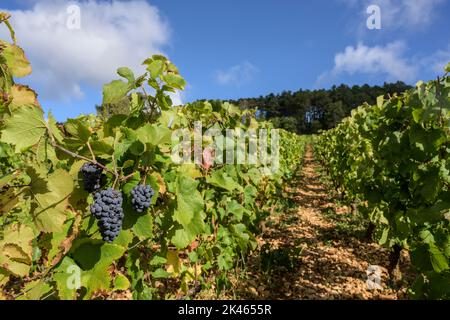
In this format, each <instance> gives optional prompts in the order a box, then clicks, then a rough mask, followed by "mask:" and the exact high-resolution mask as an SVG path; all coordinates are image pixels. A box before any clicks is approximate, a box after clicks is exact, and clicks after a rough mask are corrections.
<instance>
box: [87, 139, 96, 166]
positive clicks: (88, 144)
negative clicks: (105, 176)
mask: <svg viewBox="0 0 450 320" xmlns="http://www.w3.org/2000/svg"><path fill="white" fill-rule="evenodd" d="M86 145H87V147H88V149H89V152H90V153H91V156H92V160H94V161H95V162H97V159H95V154H94V151H92V147H91V144H90V143H89V141H88V142H86Z"/></svg>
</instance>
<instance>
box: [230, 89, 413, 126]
mask: <svg viewBox="0 0 450 320" xmlns="http://www.w3.org/2000/svg"><path fill="white" fill-rule="evenodd" d="M411 88H412V87H411V86H409V85H407V84H405V83H403V82H401V81H398V82H396V83H384V84H383V86H369V85H367V84H364V85H362V86H352V87H350V86H347V85H345V84H341V85H339V86H333V87H331V88H330V89H329V90H325V89H320V90H301V89H300V90H299V91H295V92H291V91H283V92H282V93H280V94H274V93H271V94H268V95H267V96H260V97H258V98H244V99H239V100H235V101H231V102H232V103H235V104H237V105H239V106H240V107H241V108H244V109H247V108H256V107H258V109H259V110H260V112H259V113H258V114H259V115H261V117H263V118H265V119H270V120H272V122H273V123H274V125H275V126H276V127H279V128H283V129H286V130H289V131H293V132H297V133H314V132H317V131H318V130H320V129H331V128H333V127H335V126H336V124H338V123H339V122H340V121H341V119H342V118H344V117H346V116H349V115H350V112H351V110H352V109H354V108H356V107H357V106H359V105H361V104H363V103H364V102H368V103H370V104H374V103H375V102H376V98H377V97H378V96H381V95H388V94H390V95H392V94H394V93H401V92H404V91H406V90H408V89H411Z"/></svg>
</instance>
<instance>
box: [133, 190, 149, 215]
mask: <svg viewBox="0 0 450 320" xmlns="http://www.w3.org/2000/svg"><path fill="white" fill-rule="evenodd" d="M154 194H155V192H154V191H153V189H152V187H150V186H149V185H143V184H139V185H137V186H136V187H134V188H133V190H131V204H132V205H133V209H134V210H135V211H137V212H139V213H141V212H144V211H145V210H146V209H147V208H148V207H150V203H151V201H152V197H153V195H154Z"/></svg>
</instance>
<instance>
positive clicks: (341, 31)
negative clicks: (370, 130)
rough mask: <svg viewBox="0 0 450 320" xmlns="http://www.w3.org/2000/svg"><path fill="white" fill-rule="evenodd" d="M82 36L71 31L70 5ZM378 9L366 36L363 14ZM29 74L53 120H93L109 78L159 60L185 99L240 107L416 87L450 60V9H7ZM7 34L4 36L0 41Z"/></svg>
mask: <svg viewBox="0 0 450 320" xmlns="http://www.w3.org/2000/svg"><path fill="white" fill-rule="evenodd" d="M71 4H72V5H73V4H75V5H77V6H78V8H80V21H81V25H80V29H76V30H69V29H68V28H67V25H66V22H67V19H68V16H69V15H70V13H68V11H67V8H68V6H69V5H71ZM371 4H376V5H378V7H379V8H380V17H381V29H379V30H369V29H368V28H367V26H366V20H367V18H368V17H369V14H368V13H367V12H366V9H367V7H368V6H369V5H371ZM0 8H2V9H7V10H9V11H10V12H11V13H12V14H13V19H12V22H13V24H14V26H15V27H16V29H17V36H18V40H19V45H21V46H22V47H24V49H25V50H26V52H27V54H28V56H29V58H30V60H31V63H32V66H33V69H34V73H33V75H32V76H31V77H28V78H24V79H20V82H23V83H27V84H30V85H31V86H32V87H33V88H35V89H36V90H37V91H38V93H39V98H40V101H41V104H42V105H43V106H44V108H45V109H46V110H49V109H51V110H52V112H53V113H54V114H55V116H56V117H57V119H58V120H64V119H66V118H67V117H75V116H77V115H79V114H80V113H89V112H94V110H95V108H94V106H95V104H99V103H100V102H101V88H102V84H103V83H105V82H109V81H110V80H112V79H114V78H116V75H115V74H114V70H115V69H116V68H118V67H120V66H130V67H132V68H133V69H134V70H139V64H140V62H141V61H142V60H143V59H144V58H145V57H146V56H149V55H151V54H152V53H156V52H161V53H164V54H166V55H168V56H169V58H170V59H171V60H172V61H173V62H174V63H175V64H176V65H177V66H178V67H179V69H180V72H181V73H182V75H183V76H184V77H185V79H186V80H187V82H188V87H187V89H186V90H185V91H184V92H183V93H181V94H179V95H177V96H176V97H175V99H174V100H176V101H178V102H180V101H181V102H189V101H193V100H196V99H201V98H219V99H229V98H233V99H234V98H239V97H254V96H259V95H265V94H268V93H271V92H275V93H277V92H281V91H283V90H293V91H294V90H298V89H300V88H303V89H315V88H322V87H325V88H328V87H330V86H331V85H333V84H340V83H347V84H350V85H353V84H364V83H369V84H382V83H383V82H385V81H396V80H403V81H405V82H407V83H411V84H414V83H415V82H416V81H417V80H419V79H430V78H433V77H435V76H437V75H439V74H440V73H441V69H442V66H443V65H444V64H445V63H446V62H448V61H450V0H395V1H394V0H372V1H369V0H359V1H357V0H316V1H293V0H285V1H276V0H270V1H269V0H257V1H256V0H246V1H235V0H228V1H207V0H196V1H175V0H153V1H138V0H133V1H94V0H92V1H64V0H48V1H34V0H22V1H8V2H7V3H6V4H4V3H3V4H0ZM5 35H6V34H5V32H4V31H0V36H2V38H4V36H5Z"/></svg>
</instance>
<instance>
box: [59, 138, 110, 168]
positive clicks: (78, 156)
mask: <svg viewBox="0 0 450 320" xmlns="http://www.w3.org/2000/svg"><path fill="white" fill-rule="evenodd" d="M52 146H53V147H55V148H57V149H59V150H61V151H62V152H64V153H66V154H68V155H69V156H71V157H73V158H77V159H81V160H85V161H87V162H90V163H93V164H96V165H97V166H99V167H100V168H102V169H103V170H105V171H107V172H109V173H111V174H113V175H114V176H117V172H114V171H111V170H109V169H108V168H107V167H105V166H104V165H102V164H101V163H99V162H97V160H93V159H89V158H86V157H84V156H82V155H79V154H77V153H75V152H72V151H70V150H67V149H65V148H63V147H61V146H60V145H58V144H57V143H55V142H52Z"/></svg>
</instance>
